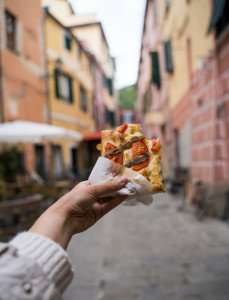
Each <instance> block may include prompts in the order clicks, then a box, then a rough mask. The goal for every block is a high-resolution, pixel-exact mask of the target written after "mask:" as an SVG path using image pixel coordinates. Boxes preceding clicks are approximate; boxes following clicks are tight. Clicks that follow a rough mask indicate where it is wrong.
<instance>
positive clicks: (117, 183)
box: [88, 177, 128, 198]
mask: <svg viewBox="0 0 229 300" xmlns="http://www.w3.org/2000/svg"><path fill="white" fill-rule="evenodd" d="M127 182H128V179H127V178H126V177H119V178H116V179H112V180H110V181H107V182H104V183H99V184H94V185H90V186H89V187H88V188H89V191H90V193H91V194H92V195H93V196H94V197H95V198H100V197H104V196H106V195H108V194H110V193H114V192H117V191H119V190H120V189H121V188H123V187H124V186H125V185H126V184H127Z"/></svg>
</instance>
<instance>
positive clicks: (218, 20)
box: [209, 0, 229, 37]
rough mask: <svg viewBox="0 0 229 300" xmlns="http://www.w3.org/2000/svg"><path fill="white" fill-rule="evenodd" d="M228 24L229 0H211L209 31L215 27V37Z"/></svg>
mask: <svg viewBox="0 0 229 300" xmlns="http://www.w3.org/2000/svg"><path fill="white" fill-rule="evenodd" d="M228 25H229V1H227V0H213V5H212V16H211V20H210V24H209V32H210V31H212V30H213V29H215V34H216V37H219V36H220V35H221V33H222V32H223V31H224V30H225V29H226V27H227V26H228Z"/></svg>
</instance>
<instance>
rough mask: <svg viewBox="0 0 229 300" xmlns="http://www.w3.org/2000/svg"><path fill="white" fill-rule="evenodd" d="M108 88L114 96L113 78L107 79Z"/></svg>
mask: <svg viewBox="0 0 229 300" xmlns="http://www.w3.org/2000/svg"><path fill="white" fill-rule="evenodd" d="M107 88H108V91H109V94H110V95H111V96H112V95H113V80H112V78H107Z"/></svg>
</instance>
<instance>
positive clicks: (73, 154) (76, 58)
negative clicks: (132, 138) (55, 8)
mask: <svg viewBox="0 0 229 300" xmlns="http://www.w3.org/2000/svg"><path fill="white" fill-rule="evenodd" d="M45 12H46V13H45V46H46V54H47V69H48V78H49V80H48V91H49V93H48V94H49V111H50V122H51V124H53V125H57V126H61V127H64V128H67V129H71V130H75V131H78V132H80V133H82V134H84V133H86V132H90V131H92V130H94V121H93V118H92V93H93V75H92V72H91V61H90V54H89V53H88V52H87V51H86V50H85V49H84V48H83V46H82V45H81V44H80V42H79V41H78V40H77V39H76V37H75V36H74V35H73V34H72V33H71V31H70V30H68V29H67V28H66V27H65V26H64V25H63V24H62V23H61V22H60V20H59V19H57V18H56V17H55V16H54V15H53V14H52V13H51V12H50V11H49V9H47V8H46V9H45ZM84 148H85V145H81V146H80V147H77V145H75V144H74V143H71V142H63V143H58V145H53V146H52V151H53V154H52V158H53V172H54V175H55V176H56V177H58V176H62V174H63V170H64V171H67V172H68V171H69V170H71V171H72V172H73V173H74V174H77V173H81V171H82V169H83V168H85V160H87V158H86V156H85V149H84Z"/></svg>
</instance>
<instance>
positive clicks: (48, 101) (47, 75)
mask: <svg viewBox="0 0 229 300" xmlns="http://www.w3.org/2000/svg"><path fill="white" fill-rule="evenodd" d="M47 12H48V8H44V9H43V16H42V32H43V53H44V68H45V76H44V80H45V91H46V105H47V106H46V107H47V123H48V124H52V107H51V100H50V90H49V80H50V77H51V76H52V74H49V68H48V67H49V64H48V53H47V33H46V24H45V23H46V17H47Z"/></svg>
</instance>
